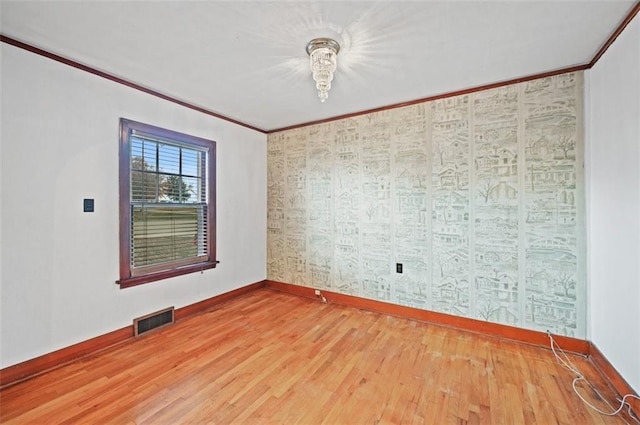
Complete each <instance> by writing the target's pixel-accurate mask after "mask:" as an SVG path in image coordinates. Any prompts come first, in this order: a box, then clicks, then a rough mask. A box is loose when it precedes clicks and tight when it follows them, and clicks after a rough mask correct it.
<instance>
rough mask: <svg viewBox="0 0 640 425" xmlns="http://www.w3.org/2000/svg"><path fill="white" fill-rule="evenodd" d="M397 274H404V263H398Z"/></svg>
mask: <svg viewBox="0 0 640 425" xmlns="http://www.w3.org/2000/svg"><path fill="white" fill-rule="evenodd" d="M396 273H402V263H396Z"/></svg>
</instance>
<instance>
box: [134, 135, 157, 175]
mask: <svg viewBox="0 0 640 425" xmlns="http://www.w3.org/2000/svg"><path fill="white" fill-rule="evenodd" d="M156 148H157V143H155V142H151V141H148V140H145V139H141V138H138V137H132V138H131V168H132V169H137V170H148V171H155V169H156Z"/></svg>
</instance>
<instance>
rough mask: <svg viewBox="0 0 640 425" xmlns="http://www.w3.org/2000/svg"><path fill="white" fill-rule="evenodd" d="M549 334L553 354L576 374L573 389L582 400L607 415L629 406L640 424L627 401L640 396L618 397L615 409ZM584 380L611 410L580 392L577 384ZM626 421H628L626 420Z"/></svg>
mask: <svg viewBox="0 0 640 425" xmlns="http://www.w3.org/2000/svg"><path fill="white" fill-rule="evenodd" d="M547 335H548V336H549V341H550V345H551V351H553V355H554V356H555V358H556V361H557V362H558V363H559V364H560V365H561V366H562V367H563V368H565V369H567V370H568V371H570V372H571V373H573V374H574V375H576V377H575V378H574V380H573V382H572V383H571V386H572V387H573V391H574V392H575V393H576V395H577V396H578V397H579V398H580V400H582V401H583V403H584V404H586V405H587V406H589V407H590V408H591V409H593V410H594V411H596V412H598V413H600V414H601V415H605V416H615V415H617V414H619V413H620V412H621V411H622V410H623V409H624V406H625V405H626V406H627V411H628V412H629V416H630V417H631V419H633V420H634V421H636V422H637V423H639V424H640V419H638V418H637V417H636V415H635V414H633V411H632V410H631V405H630V404H629V403H627V401H626V400H627V398H636V399H638V400H640V397H638V396H637V395H635V394H627V395H625V396H624V397H622V398H618V399H617V400H618V401H619V402H620V407H618V408H617V409H615V408H614V407H613V406H612V405H611V404H610V403H609V402H608V401H607V400H606V399H605V398H604V397H603V396H602V394H600V392H599V391H598V390H597V389H596V388H595V387H594V386H593V385H591V383H590V382H589V381H588V380H587V378H585V377H584V375H583V374H582V373H581V372H580V370H578V368H577V367H576V366H575V365H574V364H573V362H572V361H571V359H569V356H567V354H566V353H565V352H564V350H562V348H560V347H559V346H558V344H557V343H556V341H555V340H554V339H553V335H551V332H549V331H547ZM558 352H560V354H558ZM580 381H583V382H584V383H585V384H587V385H588V386H589V388H591V390H592V391H594V392H595V393H596V394H597V395H598V397H600V399H601V400H603V401H604V402H605V403H607V405H608V406H609V408H611V410H612V411H611V412H605V411H602V410H600V409H598V408H597V407H595V406H594V405H593V404H591V403H589V402H588V401H587V400H586V399H585V398H584V397H583V396H582V394H580V392H579V391H578V388H577V386H576V385H577V384H578V382H580ZM625 422H626V421H625ZM627 423H628V422H627Z"/></svg>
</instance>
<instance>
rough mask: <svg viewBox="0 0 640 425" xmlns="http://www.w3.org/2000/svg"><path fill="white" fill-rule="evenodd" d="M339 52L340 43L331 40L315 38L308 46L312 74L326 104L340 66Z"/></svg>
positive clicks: (321, 99)
mask: <svg viewBox="0 0 640 425" xmlns="http://www.w3.org/2000/svg"><path fill="white" fill-rule="evenodd" d="M339 51H340V45H339V44H338V42H337V41H335V40H332V39H330V38H314V39H313V40H311V41H310V42H309V43H308V44H307V54H308V55H309V63H310V65H311V72H312V73H313V79H314V81H315V82H316V88H317V89H318V97H319V98H320V102H324V101H325V100H327V98H328V97H329V90H330V89H331V81H332V80H333V73H334V71H335V70H336V67H337V66H338V62H337V60H336V56H337V55H338V52H339Z"/></svg>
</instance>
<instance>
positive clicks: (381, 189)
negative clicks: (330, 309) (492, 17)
mask: <svg viewBox="0 0 640 425" xmlns="http://www.w3.org/2000/svg"><path fill="white" fill-rule="evenodd" d="M582 138H583V137H582V73H570V74H562V75H558V76H553V77H547V78H542V79H538V80H533V81H528V82H523V83H519V84H514V85H509V86H504V87H500V88H496V89H491V90H485V91H479V92H475V93H471V94H466V95H460V96H456V97H449V98H443V99H439V100H435V101H429V102H423V103H419V104H415V105H412V106H407V107H402V108H397V109H390V110H385V111H382V112H376V113H371V114H367V115H361V116H357V117H353V118H348V119H343V120H337V121H332V122H328V123H324V124H318V125H311V126H307V127H303V128H298V129H292V130H287V131H282V132H279V133H273V134H270V135H269V137H268V253H267V255H268V259H267V260H268V266H267V273H268V279H270V280H275V281H279V282H286V283H291V284H296V285H303V286H309V287H313V288H318V289H321V290H322V289H324V290H328V291H333V292H340V293H344V294H349V295H354V296H358V297H364V298H370V299H374V300H379V301H385V302H390V303H395V304H400V305H406V306H411V307H415V308H420V309H425V310H431V311H437V312H442V313H447V314H452V315H456V316H463V317H469V318H474V319H479V320H487V321H491V322H497V323H502V324H507V325H512V326H518V327H522V328H527V329H534V330H541V331H546V330H547V329H548V330H550V331H551V332H553V333H556V334H561V335H567V336H572V337H578V338H585V336H586V335H585V311H584V303H585V282H584V279H585V277H584V276H585V273H584V269H585V266H584V264H583V262H584V255H585V254H584V252H583V251H584V219H583V214H584V208H583V203H584V202H583V199H582V196H583V176H582V164H583V160H582V145H583V140H582ZM397 263H400V264H402V268H403V270H402V273H397V272H396V264H397Z"/></svg>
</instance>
